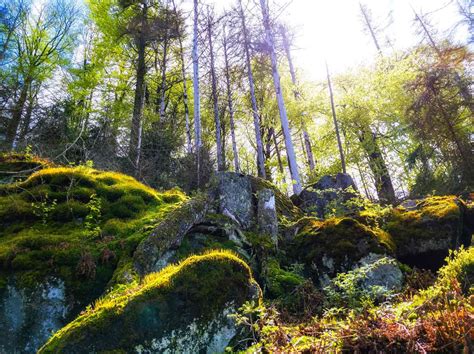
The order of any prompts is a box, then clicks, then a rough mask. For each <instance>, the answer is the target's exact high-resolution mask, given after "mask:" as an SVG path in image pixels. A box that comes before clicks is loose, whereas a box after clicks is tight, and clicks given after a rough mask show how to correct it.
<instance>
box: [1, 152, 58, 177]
mask: <svg viewBox="0 0 474 354" xmlns="http://www.w3.org/2000/svg"><path fill="white" fill-rule="evenodd" d="M52 165H53V164H52V163H51V162H50V161H49V160H47V159H42V158H40V157H37V156H33V155H30V154H22V153H0V183H6V182H11V181H14V180H16V181H19V180H22V179H25V178H26V177H28V175H30V174H31V173H33V172H34V171H36V170H39V169H42V168H45V167H48V166H52Z"/></svg>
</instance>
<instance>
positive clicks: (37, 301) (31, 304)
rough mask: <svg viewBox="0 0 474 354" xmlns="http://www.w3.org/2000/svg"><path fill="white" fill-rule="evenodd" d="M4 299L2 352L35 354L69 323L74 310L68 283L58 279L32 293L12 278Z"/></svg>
mask: <svg viewBox="0 0 474 354" xmlns="http://www.w3.org/2000/svg"><path fill="white" fill-rule="evenodd" d="M0 299H1V302H0V319H1V320H0V352H1V353H35V352H36V350H37V349H38V348H39V347H40V346H41V345H43V344H44V343H45V342H46V341H47V340H48V338H49V337H50V336H51V333H53V332H55V331H57V330H58V329H60V328H61V327H63V326H64V325H65V324H66V316H67V314H68V311H69V310H70V308H69V306H68V304H67V301H66V288H65V285H64V282H63V281H61V280H60V279H57V278H54V277H50V278H48V279H46V280H45V281H44V282H43V283H41V284H38V285H37V286H36V287H35V288H34V289H29V290H27V289H23V288H19V287H18V286H17V282H16V280H15V278H14V277H10V278H9V279H8V281H7V286H6V288H5V289H3V290H2V291H0Z"/></svg>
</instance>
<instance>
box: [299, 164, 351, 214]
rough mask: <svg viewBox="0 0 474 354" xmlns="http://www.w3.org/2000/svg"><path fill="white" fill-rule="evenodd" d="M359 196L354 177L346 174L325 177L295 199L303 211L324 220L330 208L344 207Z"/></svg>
mask: <svg viewBox="0 0 474 354" xmlns="http://www.w3.org/2000/svg"><path fill="white" fill-rule="evenodd" d="M355 196H357V187H356V185H355V183H354V181H353V180H352V177H351V176H350V175H348V174H345V173H338V174H337V175H335V176H330V175H327V176H323V177H321V179H320V180H319V181H318V182H317V183H315V184H312V185H310V186H308V187H306V188H305V189H303V191H302V192H301V193H300V194H299V195H298V196H295V197H294V198H293V200H294V203H295V204H296V205H297V206H298V207H300V208H301V209H302V210H303V211H305V212H307V213H311V214H313V215H316V216H318V217H320V218H324V217H325V215H326V213H327V209H328V206H329V205H331V207H339V208H341V207H344V206H343V204H344V203H345V202H347V201H348V200H349V199H351V198H354V197H355Z"/></svg>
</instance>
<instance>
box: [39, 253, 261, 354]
mask: <svg viewBox="0 0 474 354" xmlns="http://www.w3.org/2000/svg"><path fill="white" fill-rule="evenodd" d="M124 294H126V296H123V295H124ZM252 299H253V300H257V301H259V299H260V290H259V288H258V286H257V285H256V283H255V281H254V280H253V277H252V273H251V271H250V269H249V268H248V266H247V265H246V264H245V263H244V262H243V261H242V260H240V259H239V258H237V257H236V256H234V255H233V254H231V253H228V252H223V251H214V252H212V253H209V254H206V255H203V256H192V257H189V258H187V259H186V261H184V262H182V263H180V264H179V265H177V266H170V267H168V268H166V269H164V270H162V271H161V272H159V273H154V274H150V275H149V276H147V277H146V278H145V279H144V282H143V283H142V284H140V285H136V286H132V287H130V288H128V289H126V290H123V292H115V293H111V294H109V295H108V296H107V297H105V298H104V299H103V300H102V301H100V302H99V303H98V304H96V306H95V307H94V309H90V310H88V311H87V312H86V313H85V314H83V315H81V316H79V317H78V318H77V319H76V320H75V321H73V322H71V323H70V324H68V325H67V326H66V327H64V328H63V329H61V330H60V331H59V332H57V333H56V334H55V335H54V336H53V337H52V338H51V339H50V340H49V341H48V343H46V345H45V346H44V347H43V348H42V349H40V351H39V352H40V353H84V352H101V351H117V352H127V353H130V352H136V353H151V352H158V353H214V352H223V351H224V349H225V347H226V346H227V345H228V343H229V342H230V340H231V339H232V338H233V337H234V336H235V335H236V334H237V328H236V327H235V325H234V322H233V321H232V320H231V319H230V318H229V317H228V316H227V315H228V314H230V313H233V312H235V311H236V309H237V308H239V307H240V306H241V305H242V304H243V303H244V302H245V301H248V300H252ZM99 338H100V339H99Z"/></svg>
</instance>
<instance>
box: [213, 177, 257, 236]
mask: <svg viewBox="0 0 474 354" xmlns="http://www.w3.org/2000/svg"><path fill="white" fill-rule="evenodd" d="M216 180H217V181H216V194H217V204H218V207H217V211H218V212H219V213H220V214H223V215H226V216H228V217H229V218H231V219H233V220H234V221H236V222H237V223H238V224H239V225H240V226H241V227H242V228H243V229H244V230H245V229H249V228H250V227H251V226H252V223H253V222H254V216H255V215H254V206H253V196H252V185H251V183H250V179H249V177H248V176H246V175H243V174H240V173H234V172H219V173H217V174H216Z"/></svg>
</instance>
